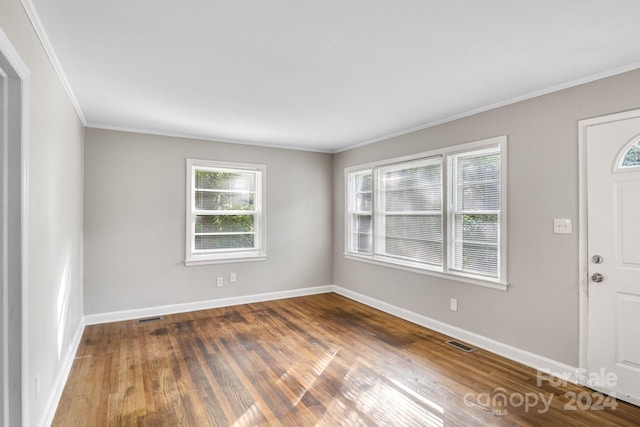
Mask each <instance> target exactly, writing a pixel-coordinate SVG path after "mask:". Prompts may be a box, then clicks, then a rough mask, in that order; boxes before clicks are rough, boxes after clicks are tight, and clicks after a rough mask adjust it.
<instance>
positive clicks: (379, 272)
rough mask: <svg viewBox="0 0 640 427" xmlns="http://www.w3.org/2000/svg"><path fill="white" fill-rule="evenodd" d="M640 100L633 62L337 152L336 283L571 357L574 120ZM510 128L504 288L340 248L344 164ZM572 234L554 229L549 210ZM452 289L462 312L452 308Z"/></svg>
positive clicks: (575, 317) (574, 332)
mask: <svg viewBox="0 0 640 427" xmlns="http://www.w3.org/2000/svg"><path fill="white" fill-rule="evenodd" d="M635 108H640V70H636V71H633V72H629V73H625V74H622V75H618V76H614V77H610V78H607V79H603V80H599V81H596V82H593V83H589V84H585V85H582V86H577V87H574V88H571V89H567V90H563V91H560V92H556V93H553V94H549V95H546V96H542V97H538V98H534V99H531V100H528V101H524V102H520V103H517V104H512V105H510V106H506V107H502V108H498V109H495V110H492V111H488V112H484V113H481V114H477V115H474V116H470V117H467V118H463V119H459V120H456V121H453V122H449V123H446V124H442V125H439V126H435V127H432V128H429V129H425V130H422V131H418V132H414V133H411V134H408V135H404V136H400V137H396V138H392V139H389V140H386V141H382V142H379V143H376V144H371V145H367V146H364V147H361V148H356V149H353V150H349V151H345V152H342V153H340V154H338V155H336V156H335V159H334V171H333V177H334V224H335V236H334V283H335V284H336V285H338V286H342V287H344V288H347V289H350V290H353V291H356V292H359V293H361V294H364V295H367V296H369V297H373V298H376V299H379V300H382V301H384V302H387V303H390V304H393V305H395V306H398V307H402V308H405V309H408V310H411V311H413V312H416V313H419V314H422V315H424V316H427V317H430V318H432V319H436V320H439V321H442V322H445V323H448V324H450V325H454V326H458V327H460V328H463V329H466V330H468V331H471V332H475V333H477V334H480V335H483V336H485V337H489V338H492V339H494V340H497V341H500V342H502V343H506V344H509V345H512V346H514V347H517V348H520V349H523V350H526V351H530V352H532V353H535V354H538V355H542V356H546V357H548V358H551V359H553V360H556V361H559V362H563V363H566V364H569V365H572V366H577V365H578V327H579V325H578V323H579V311H578V234H577V232H576V230H577V219H578V218H577V216H578V134H577V126H578V123H577V122H578V120H580V119H585V118H589V117H594V116H600V115H606V114H610V113H616V112H620V111H624V110H629V109H635ZM502 134H506V135H508V215H509V219H508V246H509V250H508V278H509V282H510V284H511V286H510V287H509V290H508V291H507V292H502V291H496V290H491V289H487V288H482V287H478V286H474V285H469V284H464V283H460V282H456V281H455V280H445V279H439V278H435V277H431V276H427V275H421V274H415V273H409V272H404V271H400V270H396V269H392V268H388V267H382V266H376V265H370V264H366V263H362V262H358V261H351V260H346V259H345V258H344V257H343V255H342V254H343V251H344V247H343V242H344V168H345V167H348V166H353V165H357V164H360V163H365V162H369V161H374V160H381V159H387V158H393V157H396V156H401V155H406V154H412V153H418V152H420V151H425V150H429V149H432V148H437V147H443V146H448V145H453V144H458V143H463V142H468V141H473V140H478V139H483V138H487V137H492V136H496V135H502ZM554 217H560V218H572V219H573V221H574V233H573V234H571V235H562V234H553V233H552V224H553V218H554ZM450 298H457V299H458V304H459V311H458V312H452V311H450V310H449V299H450Z"/></svg>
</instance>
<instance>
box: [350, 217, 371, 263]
mask: <svg viewBox="0 0 640 427" xmlns="http://www.w3.org/2000/svg"><path fill="white" fill-rule="evenodd" d="M353 222H354V223H353V224H352V230H353V234H352V242H353V247H352V248H351V249H352V250H353V251H354V252H357V253H361V254H369V253H371V215H354V221H353Z"/></svg>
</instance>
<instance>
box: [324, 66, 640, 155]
mask: <svg viewBox="0 0 640 427" xmlns="http://www.w3.org/2000/svg"><path fill="white" fill-rule="evenodd" d="M639 68H640V62H634V63H632V64H628V65H625V66H622V67H617V68H613V69H610V70H607V71H602V72H600V73H595V74H591V75H589V76H586V77H582V78H579V79H577V80H572V81H569V82H565V83H560V84H557V85H554V86H550V87H548V88H545V89H541V90H538V91H535V92H530V93H528V94H525V95H521V96H517V97H515V98H510V99H507V100H505V101H500V102H496V103H493V104H489V105H487V106H484V107H480V108H476V109H473V110H469V111H466V112H463V113H460V114H455V115H453V116H448V117H445V118H442V119H438V120H435V121H433V122H429V123H425V124H422V125H418V126H415V127H412V128H409V129H405V130H401V131H398V132H394V133H389V134H385V135H382V136H378V137H375V138H372V139H368V140H366V141H362V142H359V143H356V144H353V145H349V146H346V147H344V148H340V149H337V150H334V151H332V153H333V154H338V153H342V152H344V151H349V150H353V149H355V148H360V147H364V146H365V145H369V144H374V143H376V142H380V141H386V140H387V139H391V138H396V137H399V136H402V135H407V134H410V133H413V132H417V131H420V130H424V129H428V128H431V127H434V126H438V125H441V124H444V123H449V122H453V121H455V120H458V119H463V118H465V117H469V116H473V115H475V114H479V113H484V112H485V111H490V110H495V109H496V108H500V107H505V106H507V105H512V104H516V103H518V102H522V101H527V100H529V99H533V98H537V97H539V96H543V95H549V94H551V93H554V92H559V91H561V90H564V89H570V88H572V87H576V86H580V85H583V84H586V83H591V82H594V81H596V80H601V79H604V78H607V77H612V76H615V75H618V74H622V73H626V72H628V71H633V70H636V69H639Z"/></svg>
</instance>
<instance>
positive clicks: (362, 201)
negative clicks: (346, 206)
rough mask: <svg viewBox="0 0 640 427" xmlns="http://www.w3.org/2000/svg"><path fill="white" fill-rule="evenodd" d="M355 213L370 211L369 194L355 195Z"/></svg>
mask: <svg viewBox="0 0 640 427" xmlns="http://www.w3.org/2000/svg"><path fill="white" fill-rule="evenodd" d="M356 211H358V212H370V211H371V192H369V193H358V194H356Z"/></svg>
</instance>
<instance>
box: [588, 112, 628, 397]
mask: <svg viewBox="0 0 640 427" xmlns="http://www.w3.org/2000/svg"><path fill="white" fill-rule="evenodd" d="M603 119H605V120H602V121H600V120H596V121H595V122H594V123H593V124H591V125H589V126H587V127H586V128H585V131H586V142H585V144H586V166H587V167H586V181H587V195H586V196H587V227H588V235H587V236H588V237H587V247H588V249H587V256H588V260H587V266H588V268H587V270H588V272H587V274H588V279H587V280H588V285H587V292H588V306H587V309H588V315H587V337H586V338H587V357H586V363H587V371H588V373H589V377H588V383H587V385H589V386H591V387H593V388H595V389H597V390H600V391H602V392H605V393H608V394H612V395H615V397H617V398H618V399H621V400H626V401H629V402H631V403H635V404H640V111H636V112H631V113H625V114H619V115H614V116H609V120H608V121H607V118H603Z"/></svg>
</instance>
